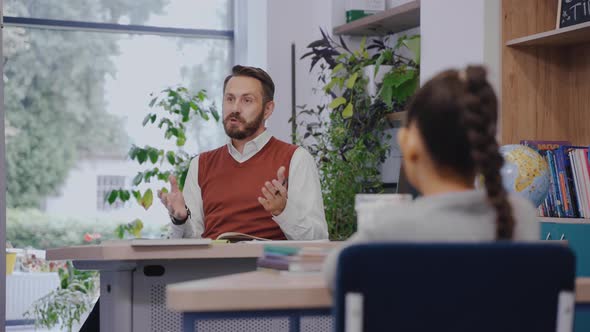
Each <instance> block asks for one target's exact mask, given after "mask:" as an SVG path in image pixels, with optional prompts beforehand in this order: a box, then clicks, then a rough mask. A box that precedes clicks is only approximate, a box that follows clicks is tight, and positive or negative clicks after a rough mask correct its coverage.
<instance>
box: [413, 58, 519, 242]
mask: <svg viewBox="0 0 590 332" xmlns="http://www.w3.org/2000/svg"><path fill="white" fill-rule="evenodd" d="M497 110H498V100H497V98H496V95H495V93H494V90H493V89H492V87H491V85H490V84H489V82H488V81H487V79H486V70H485V69H484V68H483V67H481V66H470V67H468V68H467V69H466V70H465V71H464V72H458V71H456V70H448V71H444V72H442V73H440V74H439V75H437V76H435V77H434V78H433V79H431V80H430V81H428V82H427V83H426V84H425V85H424V86H423V87H422V88H420V90H418V92H417V93H416V94H415V96H414V98H413V99H412V101H411V103H410V105H409V110H408V125H409V124H415V125H416V126H417V128H418V130H419V131H420V134H421V136H422V138H423V141H424V143H425V145H426V148H427V150H428V152H429V154H430V156H431V158H432V160H433V161H434V162H435V163H436V165H437V166H438V167H440V168H442V169H448V170H451V171H453V172H454V173H456V174H458V175H460V176H462V177H464V178H465V179H467V180H469V181H471V180H473V179H474V178H475V176H476V174H481V175H482V176H483V178H484V181H485V188H486V192H487V197H488V201H489V203H490V204H491V205H492V206H493V207H494V209H495V210H496V216H497V222H496V238H497V239H511V238H512V234H513V229H514V218H513V216H512V207H511V206H510V203H509V202H508V195H507V193H506V191H505V189H504V187H503V186H502V178H501V176H500V168H501V167H502V164H503V162H504V160H503V158H502V155H501V154H500V152H499V147H498V143H497V141H496V123H497V120H498V111H497Z"/></svg>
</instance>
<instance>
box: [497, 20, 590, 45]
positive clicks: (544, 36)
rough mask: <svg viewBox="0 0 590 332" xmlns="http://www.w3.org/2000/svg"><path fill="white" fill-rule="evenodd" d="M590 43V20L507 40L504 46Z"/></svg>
mask: <svg viewBox="0 0 590 332" xmlns="http://www.w3.org/2000/svg"><path fill="white" fill-rule="evenodd" d="M582 43H590V22H586V23H582V24H578V25H574V26H571V27H567V28H561V29H555V30H550V31H545V32H541V33H536V34H534V35H530V36H525V37H521V38H516V39H512V40H509V41H508V42H507V43H506V46H512V47H518V46H567V45H576V44H582Z"/></svg>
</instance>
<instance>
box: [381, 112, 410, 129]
mask: <svg viewBox="0 0 590 332" xmlns="http://www.w3.org/2000/svg"><path fill="white" fill-rule="evenodd" d="M386 117H387V120H389V124H390V125H391V127H393V128H396V127H401V126H403V125H404V124H405V123H406V118H407V117H408V112H407V111H403V112H395V113H389V114H387V115H386Z"/></svg>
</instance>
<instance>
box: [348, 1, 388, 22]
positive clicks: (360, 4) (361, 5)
mask: <svg viewBox="0 0 590 332" xmlns="http://www.w3.org/2000/svg"><path fill="white" fill-rule="evenodd" d="M345 10H346V22H351V21H354V20H358V19H359V18H363V17H365V16H368V15H372V14H375V13H378V12H380V11H383V10H385V0H346V6H345Z"/></svg>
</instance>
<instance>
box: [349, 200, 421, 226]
mask: <svg viewBox="0 0 590 332" xmlns="http://www.w3.org/2000/svg"><path fill="white" fill-rule="evenodd" d="M411 201H412V195H410V194H356V196H355V198H354V209H355V211H356V221H357V229H362V228H363V227H367V224H370V223H371V222H372V221H373V220H375V216H376V215H379V214H384V213H387V211H391V210H392V209H398V208H403V206H404V205H406V204H408V203H410V202H411Z"/></svg>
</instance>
